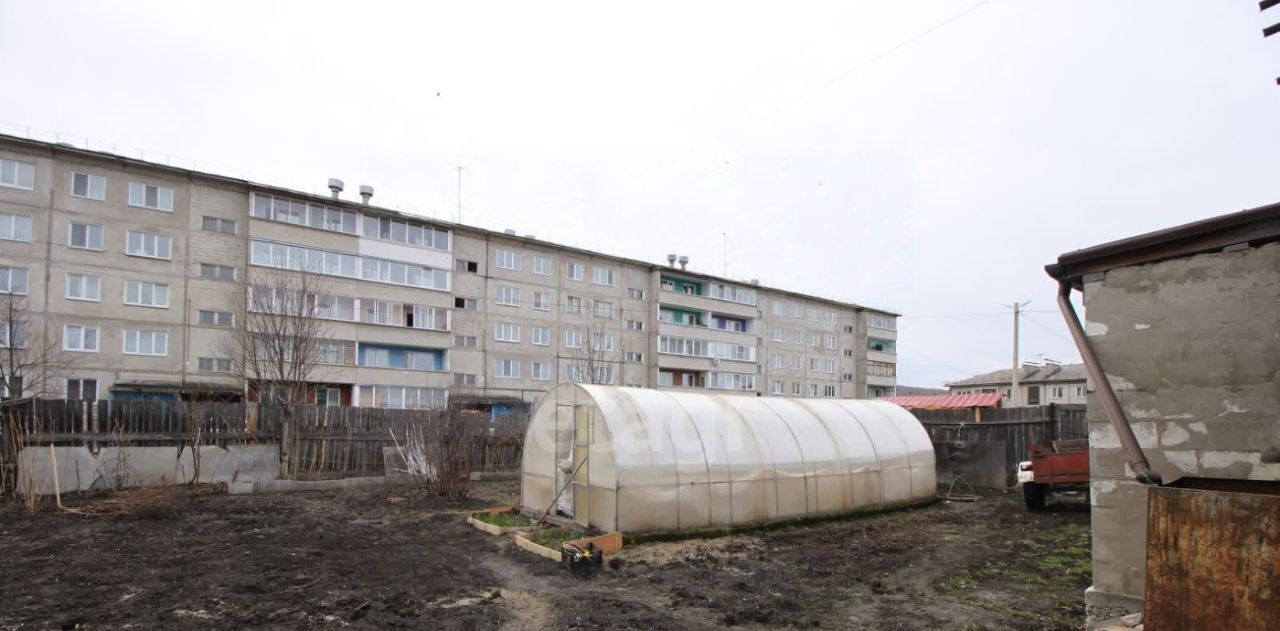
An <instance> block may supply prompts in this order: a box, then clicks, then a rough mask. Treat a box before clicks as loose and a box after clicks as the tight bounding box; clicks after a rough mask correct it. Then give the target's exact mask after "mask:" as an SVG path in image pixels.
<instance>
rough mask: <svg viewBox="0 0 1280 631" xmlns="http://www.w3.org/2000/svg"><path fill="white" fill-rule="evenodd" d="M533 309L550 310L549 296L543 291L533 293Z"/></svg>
mask: <svg viewBox="0 0 1280 631" xmlns="http://www.w3.org/2000/svg"><path fill="white" fill-rule="evenodd" d="M533 308H534V309H537V310H538V311H550V310H551V294H548V293H547V292H545V291H535V292H533Z"/></svg>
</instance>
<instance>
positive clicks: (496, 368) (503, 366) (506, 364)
mask: <svg viewBox="0 0 1280 631" xmlns="http://www.w3.org/2000/svg"><path fill="white" fill-rule="evenodd" d="M493 376H494V377H497V378H499V379H519V378H520V362H518V361H516V360H514V359H495V360H493Z"/></svg>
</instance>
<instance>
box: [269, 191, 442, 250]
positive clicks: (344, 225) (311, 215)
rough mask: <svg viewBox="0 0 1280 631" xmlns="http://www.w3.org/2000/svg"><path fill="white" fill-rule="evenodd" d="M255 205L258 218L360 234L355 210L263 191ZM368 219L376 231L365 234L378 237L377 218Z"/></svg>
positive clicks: (357, 214)
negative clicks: (272, 194)
mask: <svg viewBox="0 0 1280 631" xmlns="http://www.w3.org/2000/svg"><path fill="white" fill-rule="evenodd" d="M252 205H253V210H252V212H253V216H254V217H255V218H257V219H267V220H270V221H279V222H282V223H291V224H294V225H299V226H310V227H312V228H319V229H321V230H329V231H331V232H344V233H346V234H359V230H358V228H357V226H356V224H357V221H358V220H359V217H360V215H359V213H356V212H355V211H351V210H342V209H341V208H330V207H328V206H322V205H320V204H308V203H306V202H302V201H297V200H290V199H284V198H282V197H273V196H271V195H263V194H261V193H254V194H253V199H252ZM366 219H373V224H374V233H373V234H366V235H365V236H368V237H372V238H378V232H379V231H378V220H377V218H374V217H367V218H366ZM446 236H447V233H446ZM446 246H447V241H446Z"/></svg>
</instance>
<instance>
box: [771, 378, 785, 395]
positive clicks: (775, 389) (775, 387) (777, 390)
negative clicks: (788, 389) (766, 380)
mask: <svg viewBox="0 0 1280 631" xmlns="http://www.w3.org/2000/svg"><path fill="white" fill-rule="evenodd" d="M782 383H783V382H782V381H781V380H775V381H774V382H773V383H772V384H769V394H783V386H782Z"/></svg>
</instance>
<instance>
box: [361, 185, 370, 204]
mask: <svg viewBox="0 0 1280 631" xmlns="http://www.w3.org/2000/svg"><path fill="white" fill-rule="evenodd" d="M370 197H373V187H372V186H369V185H368V184H361V185H360V200H361V201H362V202H363V203H364V205H365V206H368V205H369V198H370Z"/></svg>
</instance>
